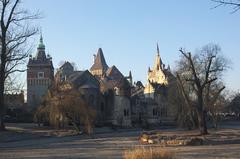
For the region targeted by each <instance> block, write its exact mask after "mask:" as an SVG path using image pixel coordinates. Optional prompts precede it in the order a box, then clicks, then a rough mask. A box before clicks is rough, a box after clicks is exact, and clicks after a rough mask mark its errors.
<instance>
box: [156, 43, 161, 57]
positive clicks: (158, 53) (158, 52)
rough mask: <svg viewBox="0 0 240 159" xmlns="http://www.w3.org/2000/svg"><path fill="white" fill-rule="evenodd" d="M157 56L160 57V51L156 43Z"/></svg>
mask: <svg viewBox="0 0 240 159" xmlns="http://www.w3.org/2000/svg"><path fill="white" fill-rule="evenodd" d="M157 55H158V56H160V51H159V47H158V43H157Z"/></svg>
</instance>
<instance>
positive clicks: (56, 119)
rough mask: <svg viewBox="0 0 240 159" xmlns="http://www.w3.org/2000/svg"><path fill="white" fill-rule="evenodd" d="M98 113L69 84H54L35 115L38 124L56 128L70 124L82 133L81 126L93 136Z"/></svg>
mask: <svg viewBox="0 0 240 159" xmlns="http://www.w3.org/2000/svg"><path fill="white" fill-rule="evenodd" d="M95 117H96V111H95V110H94V109H93V108H91V106H89V105H88V104H87V102H85V101H84V100H83V99H82V98H81V94H80V92H79V91H78V90H77V89H74V87H72V86H71V85H69V84H53V86H52V87H51V89H50V90H49V91H48V93H47V95H46V96H45V98H44V100H43V102H42V104H41V106H40V107H39V108H38V110H37V112H36V113H35V120H36V121H37V122H49V124H50V125H52V126H54V127H56V128H64V127H65V126H66V125H68V124H69V123H70V124H71V125H73V126H74V128H75V129H76V130H77V131H78V132H80V131H81V128H80V126H81V125H83V126H84V131H85V132H86V133H87V134H91V132H92V127H93V123H94V119H95Z"/></svg>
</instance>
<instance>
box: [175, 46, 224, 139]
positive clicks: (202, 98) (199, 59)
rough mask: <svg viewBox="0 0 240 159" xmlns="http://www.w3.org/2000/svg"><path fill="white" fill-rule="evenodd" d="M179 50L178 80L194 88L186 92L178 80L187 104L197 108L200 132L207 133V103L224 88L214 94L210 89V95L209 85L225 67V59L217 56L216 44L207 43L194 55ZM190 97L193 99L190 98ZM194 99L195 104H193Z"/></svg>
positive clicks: (212, 101)
mask: <svg viewBox="0 0 240 159" xmlns="http://www.w3.org/2000/svg"><path fill="white" fill-rule="evenodd" d="M179 51H180V52H181V54H182V55H183V59H182V63H181V64H182V65H183V66H181V67H182V70H181V71H179V72H178V73H177V77H178V80H179V81H182V80H185V81H186V82H187V84H188V85H190V86H191V87H192V89H193V90H194V92H193V94H186V93H185V91H184V86H183V83H182V82H180V85H182V86H181V89H182V90H183V92H184V93H185V94H184V97H185V99H186V101H187V104H188V105H189V106H192V107H195V109H196V110H197V118H198V126H199V130H200V133H201V134H202V135H205V134H207V133H208V131H207V122H206V117H207V112H208V111H209V110H208V108H209V105H213V104H214V103H215V101H216V99H217V98H218V96H219V94H220V93H221V91H222V90H223V89H224V88H225V87H222V88H220V89H219V90H217V89H215V90H214V91H215V92H216V93H215V94H213V91H211V92H212V93H211V96H210V88H211V87H210V86H211V85H212V84H214V83H215V84H216V83H217V81H218V80H219V77H220V76H221V73H222V72H223V71H224V70H225V68H226V67H227V63H226V59H224V58H222V57H219V56H218V52H219V51H220V48H219V47H218V46H217V45H211V44H210V45H207V46H205V47H203V49H202V50H201V52H200V53H199V54H198V55H195V56H192V54H191V52H186V51H184V50H183V49H180V50H179ZM206 92H207V93H206ZM190 97H192V98H193V100H190ZM210 97H211V98H210ZM194 101H195V103H196V104H193V103H194Z"/></svg>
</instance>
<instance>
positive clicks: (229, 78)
mask: <svg viewBox="0 0 240 159" xmlns="http://www.w3.org/2000/svg"><path fill="white" fill-rule="evenodd" d="M23 2H24V7H25V8H28V9H30V10H31V11H36V10H40V11H41V12H42V13H43V16H44V18H43V19H41V20H39V21H38V22H37V25H39V26H41V27H42V32H43V36H44V43H45V45H46V51H47V52H49V53H50V54H51V56H52V57H53V62H54V67H55V68H56V67H58V64H59V62H60V61H64V60H68V61H70V62H75V63H76V64H77V67H78V69H89V68H90V67H91V65H92V63H93V54H95V53H96V51H97V49H98V47H102V48H103V52H104V55H105V58H106V61H107V63H108V65H109V66H111V65H116V66H117V67H118V68H119V70H120V71H121V72H122V73H123V74H125V75H127V74H128V71H129V70H131V71H132V74H133V77H134V80H135V81H136V80H141V81H143V82H144V83H145V82H146V79H147V70H148V66H153V61H154V58H155V55H156V43H157V42H158V43H159V47H160V54H161V57H162V60H163V62H164V63H165V64H170V66H171V67H174V65H175V62H176V60H178V59H179V55H180V54H179V52H178V49H179V48H180V47H185V48H186V49H188V50H191V51H194V50H195V49H196V48H199V47H201V46H203V45H205V44H208V43H217V44H219V45H220V46H221V47H222V51H223V53H224V55H225V56H226V57H228V58H229V59H231V61H232V65H231V66H232V69H231V70H229V71H228V72H227V73H226V76H225V78H224V80H225V81H226V84H227V87H228V88H229V89H233V90H239V89H240V84H239V83H238V80H239V79H240V62H239V59H240V21H239V19H240V11H239V12H237V13H235V14H230V12H231V8H229V7H220V8H217V9H211V8H212V7H213V6H214V5H215V4H214V3H213V2H211V1H210V0H201V1H200V0H198V1H197V0H181V1H180V0H166V1H163V0H67V1H66V0H24V1H23ZM38 38H39V37H36V42H35V45H37V42H38ZM33 54H35V52H34V53H33Z"/></svg>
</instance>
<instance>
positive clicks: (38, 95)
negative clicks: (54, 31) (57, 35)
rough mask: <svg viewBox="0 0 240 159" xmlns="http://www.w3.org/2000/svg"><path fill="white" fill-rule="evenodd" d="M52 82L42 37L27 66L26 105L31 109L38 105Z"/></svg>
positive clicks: (50, 62)
mask: <svg viewBox="0 0 240 159" xmlns="http://www.w3.org/2000/svg"><path fill="white" fill-rule="evenodd" d="M53 80H54V68H53V64H52V58H51V57H50V55H47V56H46V53H45V45H44V43H43V38H42V35H41V37H40V41H39V45H38V48H37V53H36V56H35V57H32V56H31V55H30V58H29V61H28V64H27V103H28V106H29V107H30V108H31V109H34V108H36V107H37V106H39V105H40V103H41V101H42V98H43V96H44V95H45V94H46V92H47V90H48V88H49V86H50V85H51V83H52V81H53Z"/></svg>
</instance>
